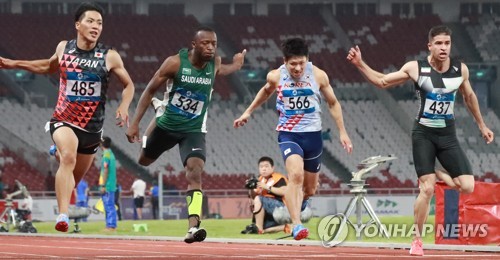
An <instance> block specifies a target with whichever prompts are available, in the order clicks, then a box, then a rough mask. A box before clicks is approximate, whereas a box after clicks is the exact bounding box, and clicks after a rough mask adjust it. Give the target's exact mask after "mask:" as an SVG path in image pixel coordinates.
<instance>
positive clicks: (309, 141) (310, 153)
mask: <svg viewBox="0 0 500 260" xmlns="http://www.w3.org/2000/svg"><path fill="white" fill-rule="evenodd" d="M278 144H279V146H280V149H281V155H282V156H283V160H284V161H285V162H286V159H287V158H288V156H290V155H292V154H298V155H300V156H301V157H302V158H303V159H304V170H306V171H308V172H319V170H320V169H321V154H322V153H323V139H322V138H321V131H318V132H299V133H295V132H284V131H280V132H279V134H278Z"/></svg>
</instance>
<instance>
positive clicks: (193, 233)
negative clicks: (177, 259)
mask: <svg viewBox="0 0 500 260" xmlns="http://www.w3.org/2000/svg"><path fill="white" fill-rule="evenodd" d="M206 237H207V231H206V230H205V229H203V228H197V227H192V228H190V229H189V230H188V232H187V234H186V236H185V237H184V242H186V243H188V244H191V243H193V242H201V241H203V240H205V238H206Z"/></svg>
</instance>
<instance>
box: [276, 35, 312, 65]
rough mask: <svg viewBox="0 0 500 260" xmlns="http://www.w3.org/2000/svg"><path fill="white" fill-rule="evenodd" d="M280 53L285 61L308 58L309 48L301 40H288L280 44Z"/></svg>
mask: <svg viewBox="0 0 500 260" xmlns="http://www.w3.org/2000/svg"><path fill="white" fill-rule="evenodd" d="M281 51H282V52H283V57H285V59H286V60H288V59H289V58H291V57H293V56H306V57H308V56H309V46H307V43H306V41H304V39H302V38H290V39H288V40H286V41H284V42H283V43H282V44H281Z"/></svg>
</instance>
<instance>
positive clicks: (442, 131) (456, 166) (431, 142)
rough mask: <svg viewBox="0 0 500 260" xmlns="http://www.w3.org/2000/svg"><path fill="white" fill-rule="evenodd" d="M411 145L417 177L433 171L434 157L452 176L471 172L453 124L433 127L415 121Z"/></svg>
mask: <svg viewBox="0 0 500 260" xmlns="http://www.w3.org/2000/svg"><path fill="white" fill-rule="evenodd" d="M412 145H413V161H414V163H415V170H416V171H417V175H418V177H421V176H423V175H426V174H430V173H435V166H436V165H435V163H436V158H437V159H438V160H439V162H440V163H441V165H442V166H443V167H444V169H445V170H446V171H447V172H448V173H449V174H450V176H451V177H452V178H456V177H458V176H460V175H471V174H472V169H471V166H470V163H469V160H468V159H467V157H466V155H465V153H464V151H463V150H462V148H461V147H460V144H459V142H458V139H457V135H456V130H455V125H451V126H447V127H444V128H433V127H427V126H424V125H422V124H420V123H418V122H415V124H414V126H413V130H412Z"/></svg>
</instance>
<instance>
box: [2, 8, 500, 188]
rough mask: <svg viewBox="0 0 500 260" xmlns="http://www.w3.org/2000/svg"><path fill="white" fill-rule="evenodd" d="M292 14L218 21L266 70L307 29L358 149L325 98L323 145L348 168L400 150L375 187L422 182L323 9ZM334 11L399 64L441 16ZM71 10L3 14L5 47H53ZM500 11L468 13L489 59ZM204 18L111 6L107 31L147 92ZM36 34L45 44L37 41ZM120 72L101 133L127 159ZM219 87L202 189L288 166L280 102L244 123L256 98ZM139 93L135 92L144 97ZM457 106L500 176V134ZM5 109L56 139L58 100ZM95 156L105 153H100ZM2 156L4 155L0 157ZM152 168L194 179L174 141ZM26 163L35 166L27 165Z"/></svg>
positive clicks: (476, 150)
mask: <svg viewBox="0 0 500 260" xmlns="http://www.w3.org/2000/svg"><path fill="white" fill-rule="evenodd" d="M289 19H290V17H288V16H272V17H267V16H241V17H240V16H225V17H223V16H220V17H215V18H214V22H215V24H216V26H217V28H219V29H220V31H218V33H219V34H220V35H222V36H224V39H227V40H228V41H229V45H230V46H232V47H234V48H235V49H236V50H241V49H243V48H246V49H247V50H248V54H247V56H246V64H247V65H246V66H248V68H250V69H255V70H262V71H267V70H269V69H271V68H276V67H278V66H279V65H281V64H282V62H283V61H282V57H281V56H282V54H281V51H280V47H279V46H280V44H281V42H282V41H283V40H284V39H285V38H288V37H292V36H301V37H303V38H305V39H306V41H307V42H308V43H309V44H310V59H311V61H313V62H314V64H315V65H317V66H318V67H321V68H322V69H324V70H325V71H326V72H327V74H328V75H329V76H330V77H331V82H332V85H333V86H334V87H335V92H336V94H337V96H338V97H339V99H340V100H341V102H342V107H343V112H344V121H345V125H346V128H347V130H348V133H349V135H350V137H351V140H352V142H353V144H354V152H353V154H352V155H347V154H346V153H345V151H344V150H343V149H342V147H341V145H340V144H339V140H338V134H337V131H336V125H335V123H334V122H333V121H332V119H331V117H330V116H329V114H328V113H327V108H326V106H324V107H323V108H322V109H323V112H324V113H323V122H324V123H323V127H324V128H325V129H326V128H331V129H332V141H331V142H329V141H327V142H325V145H324V147H325V149H326V150H327V151H328V152H329V153H330V154H332V155H333V156H334V157H335V159H336V160H338V161H339V162H340V163H341V164H343V165H344V166H345V167H346V168H347V169H349V170H350V171H354V170H356V166H357V164H358V163H359V162H360V161H361V160H362V159H364V158H366V157H369V156H374V155H387V154H395V155H396V156H397V157H398V160H395V161H393V162H391V163H390V164H387V165H385V166H383V167H382V168H381V169H378V170H374V171H372V172H371V173H370V174H369V175H368V183H369V184H370V186H371V187H376V188H385V187H415V186H416V184H417V183H416V178H415V173H414V172H415V170H414V166H413V157H412V155H411V139H410V133H408V132H406V131H404V130H403V129H402V128H401V127H400V126H399V125H398V124H397V122H396V121H395V120H394V119H393V118H392V117H391V116H390V114H389V112H388V111H387V108H386V106H384V104H382V103H381V101H379V100H377V99H376V98H375V97H373V96H370V94H369V93H368V92H367V91H366V89H365V87H366V86H365V85H364V84H362V83H364V82H365V80H364V79H363V78H362V77H361V75H360V73H359V72H357V71H356V69H355V68H354V67H353V66H352V65H350V64H349V63H348V62H346V60H345V57H346V52H345V51H344V50H343V49H342V48H341V46H340V44H339V43H338V41H337V40H336V38H335V35H334V34H333V32H332V31H331V30H330V29H329V28H328V26H327V24H326V23H325V22H324V21H323V20H322V18H321V17H319V16H316V17H307V16H294V17H293V19H294V26H291V25H290V22H289ZM336 19H338V22H339V23H340V25H341V26H342V28H343V29H344V31H345V33H346V34H347V36H348V38H349V39H350V40H351V41H352V42H353V43H354V44H357V45H359V46H360V47H361V49H362V51H363V57H364V59H365V60H366V61H367V63H369V64H370V65H371V66H372V67H373V68H375V69H377V70H387V69H395V68H398V67H399V66H401V65H402V64H403V63H404V62H405V61H406V60H409V59H414V58H415V57H421V56H422V55H425V53H426V48H425V45H426V43H427V30H428V28H429V27H430V26H431V25H435V24H441V23H442V22H441V20H440V18H439V17H438V16H437V15H432V16H426V17H418V18H400V17H396V16H390V15H383V16H367V17H363V16H357V17H356V19H353V18H352V17H340V16H339V17H337V18H336ZM71 20H72V17H69V16H50V17H49V16H29V17H25V16H21V15H8V14H7V15H4V14H2V15H1V16H0V24H2V25H6V26H0V33H2V35H4V36H5V37H6V40H5V41H0V49H1V50H4V51H6V52H7V53H9V54H10V55H11V56H12V57H15V58H20V59H32V58H46V57H49V56H50V55H51V54H52V53H53V51H54V47H55V46H56V44H57V40H59V39H71V38H73V37H74V31H73V30H70V29H71V28H70V29H68V25H67V24H65V23H61V21H71ZM497 20H498V18H496V17H492V16H485V17H478V18H477V19H471V20H470V21H469V22H464V24H466V25H467V30H468V32H469V34H471V37H472V39H478V40H477V41H475V44H476V47H477V48H478V49H479V50H480V52H481V55H482V57H483V59H485V60H488V58H489V59H490V60H498V56H495V55H498V51H497V48H498V47H496V45H495V43H496V42H497V41H495V40H496V39H498V32H497V31H498V30H496V29H498V28H497V26H496V24H497ZM41 21H43V23H44V24H47V23H50V24H53V25H54V26H50V27H47V26H43V28H41V27H38V26H39V24H42V22H41ZM171 24H183V26H159V25H171ZM14 25H15V26H14ZM198 25H199V22H198V21H196V19H195V18H194V17H192V16H186V17H145V16H109V17H106V24H105V30H104V32H103V36H102V39H103V42H105V43H107V44H110V45H112V46H114V47H115V48H116V50H117V51H119V52H120V54H121V55H122V57H123V60H124V62H125V65H126V67H127V69H128V70H129V72H130V73H131V76H132V78H133V80H134V81H135V82H137V86H138V92H139V93H140V91H142V88H143V86H144V85H145V84H146V83H147V82H148V81H149V79H150V78H151V76H152V75H153V74H154V72H155V71H156V69H157V68H158V67H159V65H160V64H161V62H162V61H163V60H164V59H165V58H166V56H167V55H171V54H173V53H176V52H177V50H178V49H179V48H181V47H185V46H187V44H189V42H190V41H191V37H192V33H193V30H194V28H196V27H197V26H198ZM18 28H30V29H29V30H28V29H26V30H20V29H18ZM108 28H109V29H108ZM111 28H112V29H111ZM47 30H48V31H47ZM34 31H44V33H43V34H34V33H33V32H34ZM408 32H411V33H408ZM476 34H477V35H476ZM55 35H56V36H57V37H55ZM151 36H152V37H154V38H151ZM160 36H161V37H160ZM221 38H222V37H221ZM20 39H21V40H20ZM34 41H36V42H37V43H39V44H35V45H34V44H32V42H34ZM221 53H222V52H221ZM227 58H230V57H227ZM115 81H116V79H112V84H111V90H110V93H109V96H110V100H109V101H108V104H107V109H106V118H107V120H106V121H105V126H104V135H108V136H110V137H111V138H112V139H113V141H114V144H115V145H116V146H117V148H118V149H120V150H121V151H123V152H124V153H125V154H126V156H127V157H128V158H129V159H131V160H137V157H138V155H139V151H140V144H130V143H128V142H127V141H126V139H125V136H124V131H125V129H119V128H117V127H116V126H115V124H114V120H112V118H114V113H115V111H116V109H117V107H118V104H119V101H117V98H119V96H120V91H121V90H120V89H118V86H119V84H116V82H115ZM162 91H163V90H162ZM215 92H216V93H214V97H213V99H214V102H212V104H211V107H210V108H209V113H208V122H207V128H208V133H207V139H206V140H207V161H206V166H205V172H204V173H203V187H204V189H213V190H227V189H239V188H242V185H243V183H244V181H245V180H246V179H247V178H248V177H249V176H250V175H257V160H258V159H259V157H261V156H263V155H267V156H270V157H272V158H273V159H274V161H275V165H276V170H277V171H280V172H285V170H284V165H283V161H282V159H281V154H280V152H279V148H278V145H277V143H276V132H275V131H274V130H273V129H274V128H275V126H276V122H277V115H276V112H275V109H274V107H272V106H271V107H264V108H261V109H259V110H257V111H255V113H254V114H253V117H252V119H251V120H250V122H249V123H248V124H247V125H246V126H245V127H243V128H241V129H237V130H235V129H233V127H232V123H233V120H234V119H235V118H236V117H238V116H239V115H240V114H241V113H242V112H243V111H244V109H245V108H246V106H247V105H248V103H249V101H245V102H243V101H241V100H236V99H235V94H234V93H233V92H232V90H231V88H230V84H229V82H228V80H227V79H226V78H224V77H219V78H217V82H216V85H215ZM0 95H1V88H0ZM134 102H137V99H136V100H135V101H134ZM399 102H400V105H401V107H402V108H403V109H404V110H405V112H406V113H407V114H408V117H410V118H412V117H414V116H415V113H416V108H417V107H418V104H416V101H414V100H403V101H399ZM136 105H137V103H133V104H132V105H131V108H135V107H136ZM455 110H456V111H455V112H456V116H457V135H458V139H459V141H460V143H461V145H462V147H463V149H464V151H465V152H466V154H467V156H468V158H469V160H470V161H471V164H472V167H473V172H474V173H475V174H476V176H477V179H478V180H485V181H499V180H500V178H499V176H500V174H499V172H498V169H499V165H498V164H499V162H500V155H499V154H498V152H497V151H498V148H499V147H498V146H499V145H500V140H499V139H497V140H496V141H495V143H494V144H492V145H489V146H486V145H484V144H483V142H482V140H481V138H480V137H479V136H478V135H477V130H476V129H477V126H476V125H475V123H474V122H473V120H471V118H470V116H469V115H468V113H467V111H466V110H465V108H464V107H463V106H456V109H455ZM33 111H36V113H34V112H33ZM131 112H132V111H131ZM0 113H1V114H2V115H5V116H4V117H2V119H3V120H4V125H5V128H7V129H8V130H9V131H10V132H12V134H15V135H18V136H19V137H21V138H22V139H24V140H27V141H28V142H30V143H33V145H34V146H35V147H37V149H39V151H41V152H46V149H47V147H48V146H49V145H50V144H51V140H50V138H49V137H48V134H46V133H44V132H43V126H44V124H45V121H46V120H47V119H48V118H50V115H51V113H52V108H40V107H37V106H36V105H28V106H22V105H20V104H19V103H17V102H15V101H11V100H8V99H2V100H1V101H0ZM483 114H484V118H485V121H486V122H488V125H489V126H490V127H491V128H492V129H494V131H495V130H497V129H500V121H499V119H498V117H497V116H496V115H495V114H494V113H493V112H492V111H483ZM153 117H154V113H153V111H152V110H151V109H148V111H147V112H146V114H145V115H144V117H143V120H142V122H141V125H140V130H141V133H144V131H145V130H146V128H147V126H148V124H149V122H150V120H152V119H153ZM27 122H29V123H27ZM3 158H4V160H3V162H4V164H5V163H6V162H7V160H8V161H9V163H12V162H11V160H14V158H16V159H15V160H16V161H17V160H18V157H10V156H9V157H3ZM6 158H11V159H6ZM96 158H100V154H98V155H97V157H96ZM99 162H100V160H96V161H95V165H93V166H92V168H91V170H90V171H89V173H88V178H89V183H91V184H92V183H95V181H96V180H97V178H98V172H99V169H100V166H99ZM1 163H2V157H0V165H1ZM20 164H22V162H20ZM0 167H1V166H0ZM146 169H147V170H148V171H149V172H150V173H151V174H154V173H159V172H160V173H162V174H164V181H165V183H166V184H165V185H166V186H167V187H169V189H181V190H182V189H185V188H186V187H187V181H186V179H185V177H184V174H185V172H184V167H183V165H182V162H181V160H180V156H179V151H178V148H177V147H176V148H174V149H172V150H171V151H168V152H166V153H164V154H163V155H162V156H161V157H160V158H159V159H158V160H157V161H156V162H154V163H153V164H152V165H151V166H149V167H147V168H146ZM322 169H323V170H322V173H321V174H320V180H321V184H320V187H321V188H322V189H332V188H337V187H340V181H339V179H338V177H336V175H334V174H333V173H332V172H330V170H329V169H328V168H327V167H323V168H322ZM26 170H27V171H31V169H28V168H27V167H26ZM35 171H36V170H35ZM119 171H120V173H119V176H123V177H120V178H122V179H120V182H122V185H123V187H124V188H125V189H128V188H129V187H130V185H131V183H132V181H133V176H134V174H133V173H130V172H128V171H126V170H125V169H124V168H123V167H119ZM4 172H5V170H4ZM38 174H40V173H38Z"/></svg>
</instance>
